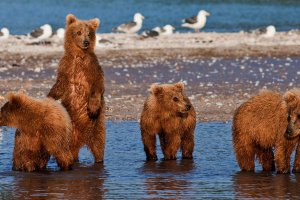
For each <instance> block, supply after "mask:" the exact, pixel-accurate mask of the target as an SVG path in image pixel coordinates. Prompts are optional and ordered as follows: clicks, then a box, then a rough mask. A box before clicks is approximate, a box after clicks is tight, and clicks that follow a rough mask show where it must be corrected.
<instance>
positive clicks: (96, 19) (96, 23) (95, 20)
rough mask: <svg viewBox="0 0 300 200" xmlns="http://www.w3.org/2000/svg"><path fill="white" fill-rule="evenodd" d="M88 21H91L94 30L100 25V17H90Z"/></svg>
mask: <svg viewBox="0 0 300 200" xmlns="http://www.w3.org/2000/svg"><path fill="white" fill-rule="evenodd" d="M90 23H91V25H92V27H93V28H94V29H95V30H96V29H97V28H98V27H99V25H100V19H98V18H95V19H91V20H90Z"/></svg>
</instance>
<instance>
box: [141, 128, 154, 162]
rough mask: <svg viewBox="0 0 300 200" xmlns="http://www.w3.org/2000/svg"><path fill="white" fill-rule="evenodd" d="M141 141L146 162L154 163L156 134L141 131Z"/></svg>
mask: <svg viewBox="0 0 300 200" xmlns="http://www.w3.org/2000/svg"><path fill="white" fill-rule="evenodd" d="M142 141H143V144H144V151H145V153H146V159H147V161H156V160H157V155H156V134H155V133H151V132H150V131H145V130H143V129H142Z"/></svg>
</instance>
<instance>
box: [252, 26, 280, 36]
mask: <svg viewBox="0 0 300 200" xmlns="http://www.w3.org/2000/svg"><path fill="white" fill-rule="evenodd" d="M251 33H254V34H257V35H261V36H262V37H264V38H272V37H274V35H275V33H276V28H275V26H273V25H269V26H267V27H263V28H259V29H255V30H253V31H251Z"/></svg>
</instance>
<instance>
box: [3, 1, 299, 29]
mask: <svg viewBox="0 0 300 200" xmlns="http://www.w3.org/2000/svg"><path fill="white" fill-rule="evenodd" d="M299 6H300V1H297V0H288V1H287V0H272V1H270V0H268V1H262V0H243V1H234V0H227V1H211V0H197V1H196V0H148V1H141V0H127V1H123V0H103V1H97V0H89V1H87V0H80V1H61V0H43V1H40V0H17V1H11V0H1V1H0V9H1V12H0V27H2V26H6V27H8V28H9V29H10V30H11V33H13V34H25V33H28V32H30V31H31V30H33V29H34V28H36V27H39V26H41V25H42V24H45V23H49V24H50V25H52V26H53V27H54V29H55V30H56V29H57V28H59V27H63V26H64V25H65V16H66V15H67V14H68V13H73V14H75V15H76V16H78V17H79V18H82V19H90V18H93V17H99V18H100V20H101V27H100V29H99V32H101V33H108V32H111V30H112V28H114V27H116V26H118V25H120V24H121V23H127V22H129V21H130V20H132V18H133V15H134V13H135V12H141V13H142V14H143V15H144V16H145V17H146V19H145V21H144V23H143V29H152V28H153V27H155V26H163V25H166V24H171V25H173V26H175V27H176V29H177V31H180V32H186V31H191V30H189V29H183V28H182V27H181V20H182V19H183V18H187V17H191V16H193V15H196V13H198V11H199V10H200V9H205V10H207V11H209V12H210V13H211V16H210V17H209V18H208V21H207V25H206V27H205V28H204V30H203V31H216V32H236V31H240V30H249V29H255V28H258V27H262V26H268V25H270V24H272V25H275V27H276V29H277V30H279V31H286V30H290V29H299V25H300V24H299V18H300V12H299Z"/></svg>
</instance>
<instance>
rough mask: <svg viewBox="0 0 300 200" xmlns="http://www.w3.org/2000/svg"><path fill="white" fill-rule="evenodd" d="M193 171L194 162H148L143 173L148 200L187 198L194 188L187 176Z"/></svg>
mask: <svg viewBox="0 0 300 200" xmlns="http://www.w3.org/2000/svg"><path fill="white" fill-rule="evenodd" d="M193 169H194V163H193V160H181V161H175V160H174V161H161V162H159V163H156V162H146V163H145V164H144V166H143V168H142V172H143V173H144V174H145V175H146V178H145V180H144V182H145V186H146V188H145V190H146V192H147V194H148V195H149V197H148V198H150V199H152V198H162V197H168V198H180V197H183V196H184V197H185V198H186V196H187V195H188V194H189V193H191V190H192V189H191V188H192V187H191V182H190V181H188V180H187V178H186V177H185V175H186V174H187V173H189V172H191V171H192V170H193Z"/></svg>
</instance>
